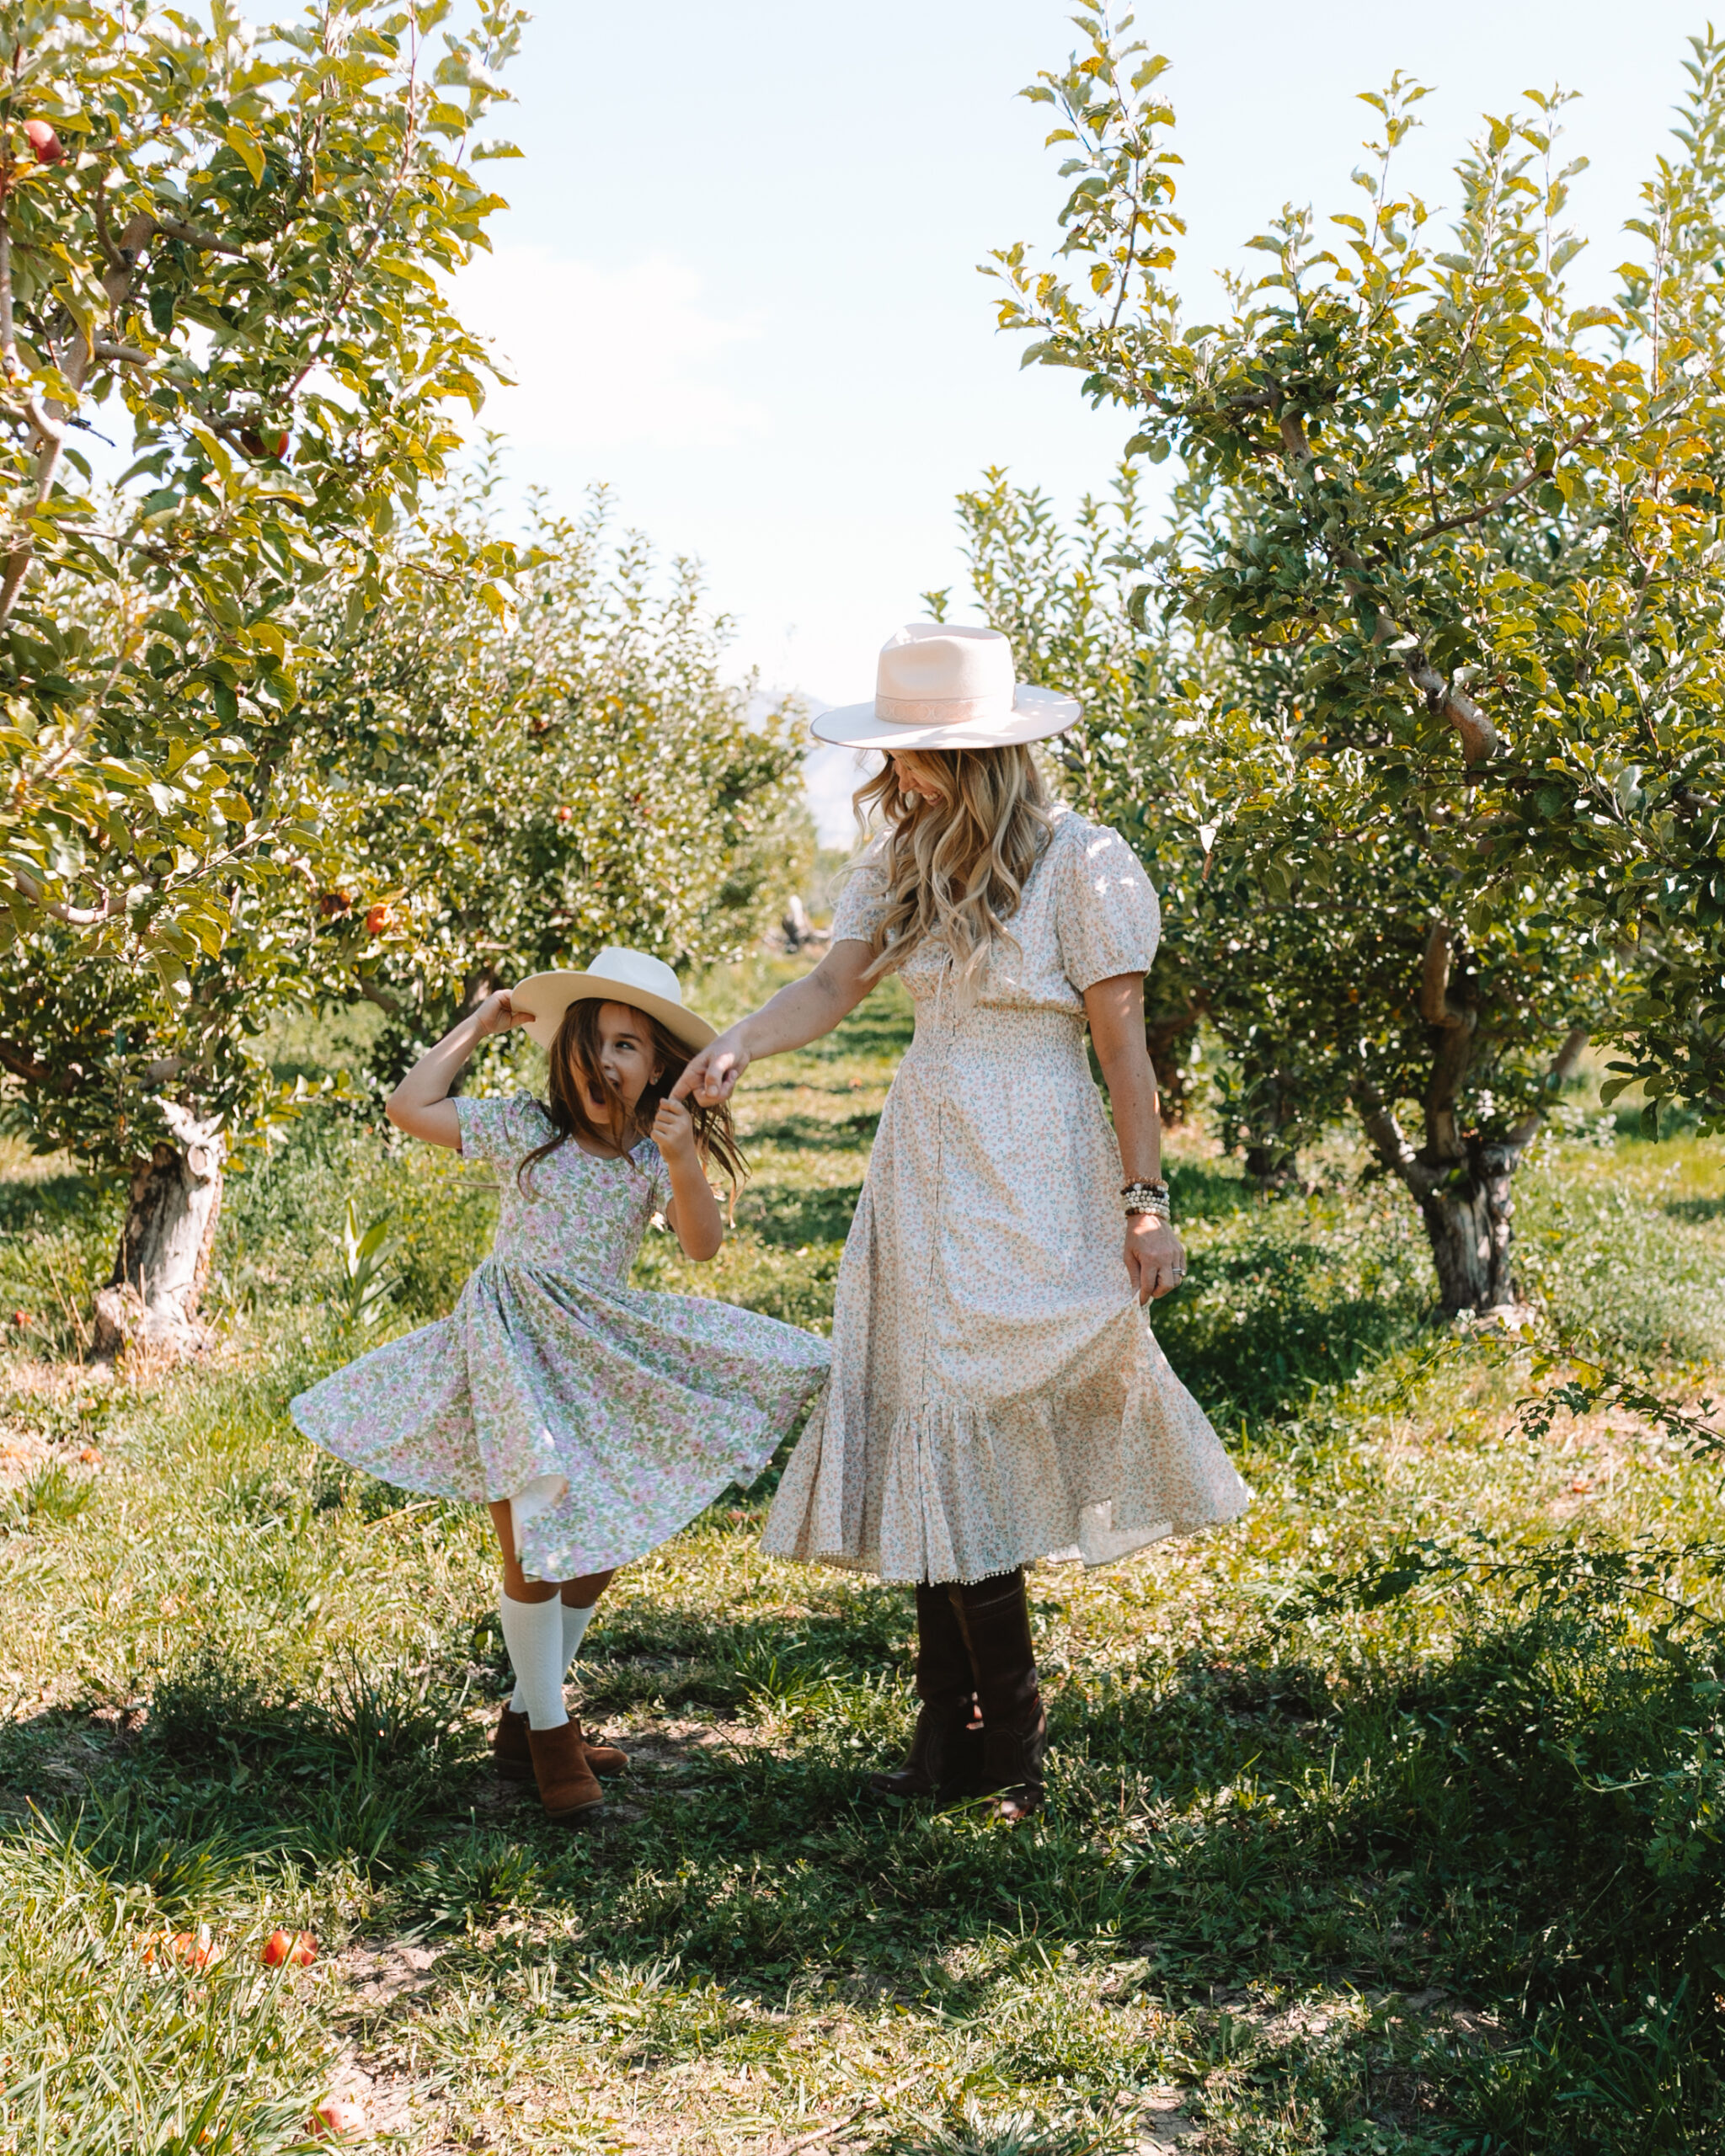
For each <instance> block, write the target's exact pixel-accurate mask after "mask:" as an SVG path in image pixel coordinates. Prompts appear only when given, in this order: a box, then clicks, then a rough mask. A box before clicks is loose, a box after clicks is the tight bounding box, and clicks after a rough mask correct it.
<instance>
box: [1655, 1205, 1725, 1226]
mask: <svg viewBox="0 0 1725 2156" xmlns="http://www.w3.org/2000/svg"><path fill="white" fill-rule="evenodd" d="M1659 1210H1660V1211H1661V1212H1662V1213H1663V1214H1664V1215H1665V1217H1666V1219H1668V1220H1681V1221H1683V1222H1684V1223H1685V1225H1688V1226H1690V1227H1697V1228H1698V1227H1703V1226H1705V1225H1706V1223H1707V1222H1708V1221H1709V1220H1722V1219H1725V1198H1666V1199H1665V1200H1664V1202H1663V1203H1661V1205H1660V1207H1659Z"/></svg>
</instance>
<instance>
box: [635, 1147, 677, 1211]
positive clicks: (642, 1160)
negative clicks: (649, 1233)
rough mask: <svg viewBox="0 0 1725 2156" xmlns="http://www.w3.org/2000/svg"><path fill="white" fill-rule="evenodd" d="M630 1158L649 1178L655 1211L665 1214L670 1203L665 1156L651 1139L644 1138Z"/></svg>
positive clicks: (651, 1198) (668, 1177) (651, 1201)
mask: <svg viewBox="0 0 1725 2156" xmlns="http://www.w3.org/2000/svg"><path fill="white" fill-rule="evenodd" d="M629 1158H630V1159H631V1160H632V1161H633V1162H634V1164H635V1166H637V1167H638V1169H639V1170H640V1171H641V1172H642V1174H643V1175H644V1176H645V1177H646V1178H647V1189H648V1194H649V1203H651V1205H652V1208H653V1210H654V1212H655V1213H658V1214H663V1213H664V1211H665V1207H666V1206H667V1205H669V1204H670V1169H669V1168H667V1167H666V1166H665V1155H664V1154H663V1153H661V1152H660V1150H659V1148H658V1146H656V1145H654V1142H653V1140H652V1139H650V1138H644V1139H642V1140H641V1142H640V1144H639V1145H638V1146H636V1148H635V1150H634V1151H633V1153H631V1154H630V1155H629Z"/></svg>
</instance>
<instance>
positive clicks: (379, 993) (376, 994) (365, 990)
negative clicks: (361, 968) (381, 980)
mask: <svg viewBox="0 0 1725 2156" xmlns="http://www.w3.org/2000/svg"><path fill="white" fill-rule="evenodd" d="M355 985H357V987H358V989H359V991H360V995H363V996H364V997H365V999H366V1002H367V1003H375V1004H376V1005H377V1008H378V1009H379V1010H380V1011H384V1012H387V1015H388V1016H389V1017H392V1018H402V1017H405V1016H406V1015H407V1014H406V1012H405V1011H403V1007H402V1005H401V1002H400V1001H399V999H398V997H396V996H393V995H390V994H389V993H388V992H387V990H384V989H381V988H379V987H378V985H377V982H376V981H374V980H367V979H366V976H365V975H364V974H360V975H359V976H358V977H357V980H356V984H355Z"/></svg>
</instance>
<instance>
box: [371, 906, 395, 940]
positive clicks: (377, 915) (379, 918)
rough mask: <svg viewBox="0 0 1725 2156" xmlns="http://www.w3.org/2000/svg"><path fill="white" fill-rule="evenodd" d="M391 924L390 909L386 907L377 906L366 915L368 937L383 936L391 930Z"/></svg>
mask: <svg viewBox="0 0 1725 2156" xmlns="http://www.w3.org/2000/svg"><path fill="white" fill-rule="evenodd" d="M390 922H391V915H390V911H389V908H388V907H387V906H386V905H375V906H373V907H372V908H371V910H370V912H368V913H367V914H366V935H367V936H382V935H383V934H384V933H385V932H386V931H387V929H388V928H389V926H390Z"/></svg>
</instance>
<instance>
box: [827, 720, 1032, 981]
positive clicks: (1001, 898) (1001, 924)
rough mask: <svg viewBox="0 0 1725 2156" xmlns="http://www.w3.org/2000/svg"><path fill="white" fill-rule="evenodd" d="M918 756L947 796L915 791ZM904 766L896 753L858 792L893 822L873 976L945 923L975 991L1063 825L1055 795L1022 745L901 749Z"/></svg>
mask: <svg viewBox="0 0 1725 2156" xmlns="http://www.w3.org/2000/svg"><path fill="white" fill-rule="evenodd" d="M919 765H920V766H923V767H924V768H925V769H926V770H927V772H928V774H929V776H930V777H931V778H932V780H933V781H934V782H935V783H936V784H937V785H938V787H940V789H941V792H942V795H943V798H942V799H940V800H931V799H930V798H929V797H928V795H927V794H926V793H921V792H917V791H916V771H917V767H918V766H919ZM898 766H899V767H898V768H895V766H894V764H893V762H892V761H891V760H890V759H889V760H888V761H887V763H886V764H885V765H884V766H883V767H882V769H881V770H880V771H878V772H877V773H876V775H875V776H873V778H872V779H870V780H869V781H868V783H867V784H866V785H864V786H860V787H857V792H856V793H855V795H854V796H853V797H852V798H853V802H854V804H855V807H856V810H857V819H858V820H859V821H860V822H862V823H863V825H864V826H865V827H866V826H867V825H869V824H870V823H872V822H873V820H874V819H875V818H876V817H877V816H878V817H879V819H880V820H881V821H882V822H884V825H885V826H886V830H887V842H886V858H885V863H884V866H885V869H886V883H887V897H888V906H887V912H886V916H885V918H884V920H883V921H882V922H881V924H880V926H879V928H878V929H877V930H876V931H875V932H874V937H873V952H874V957H873V962H872V963H871V964H870V966H869V968H868V974H867V975H866V978H867V979H870V980H878V979H879V978H880V976H881V975H882V974H884V973H888V972H890V971H893V970H895V969H896V968H898V967H900V966H901V965H903V964H904V963H905V959H906V958H909V957H910V955H911V953H912V952H913V951H914V950H915V949H916V947H917V945H918V944H920V943H921V942H923V941H924V940H925V939H926V938H927V937H930V936H932V935H934V934H936V933H937V932H938V933H939V934H941V935H943V936H944V937H945V938H946V943H947V948H948V950H949V951H950V952H951V953H952V954H953V965H954V967H955V968H956V969H957V970H958V976H959V986H960V989H961V990H965V991H968V990H972V989H973V988H974V987H975V985H977V976H978V974H980V971H981V969H982V968H983V967H984V966H985V963H987V960H988V958H989V955H990V953H991V951H992V950H993V948H994V947H995V945H996V943H1001V942H1004V943H1011V942H1012V941H1013V938H1012V933H1011V931H1010V930H1009V929H1008V928H1007V922H1008V921H1010V920H1011V919H1012V915H1014V914H1015V913H1016V912H1017V910H1018V903H1019V900H1020V899H1022V898H1023V895H1024V886H1025V883H1027V882H1028V879H1029V875H1030V872H1031V870H1032V869H1033V867H1035V866H1036V862H1037V857H1038V856H1039V854H1040V853H1041V851H1042V850H1043V848H1044V846H1045V845H1046V844H1047V843H1048V835H1049V831H1050V830H1052V829H1053V828H1054V819H1053V818H1052V816H1051V815H1050V814H1049V810H1050V809H1051V808H1052V806H1053V797H1052V796H1051V795H1050V793H1049V788H1048V782H1047V780H1046V779H1044V776H1043V775H1042V768H1041V766H1039V764H1038V762H1037V760H1036V759H1035V757H1034V756H1033V755H1032V754H1031V751H1030V750H1029V748H1028V746H1027V745H1024V744H1017V745H1015V746H1012V747H1009V748H1004V749H919V750H916V751H915V753H914V754H912V753H909V752H905V753H903V754H900V756H899V759H898ZM907 782H908V783H907Z"/></svg>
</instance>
